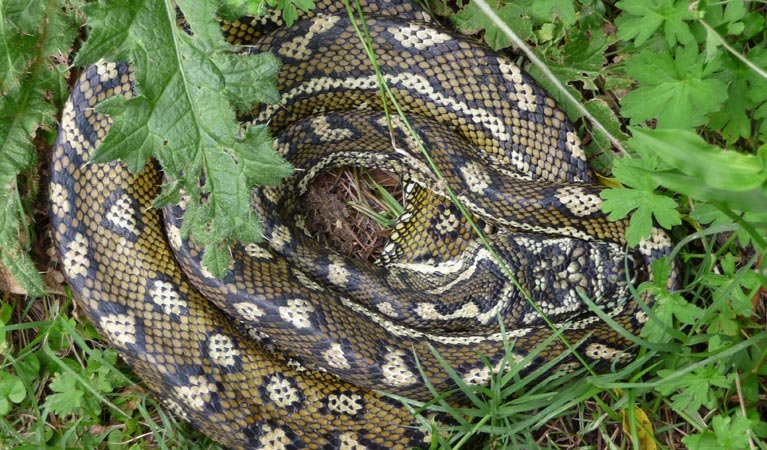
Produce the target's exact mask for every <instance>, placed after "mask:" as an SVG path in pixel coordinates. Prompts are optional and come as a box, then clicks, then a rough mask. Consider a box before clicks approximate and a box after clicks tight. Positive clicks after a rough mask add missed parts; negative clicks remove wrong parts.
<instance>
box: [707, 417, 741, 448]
mask: <svg viewBox="0 0 767 450" xmlns="http://www.w3.org/2000/svg"><path fill="white" fill-rule="evenodd" d="M711 425H712V427H713V428H714V434H715V435H716V440H717V441H718V442H719V445H721V447H720V448H727V449H738V448H742V449H747V448H749V431H750V429H751V421H750V420H748V418H746V417H743V416H742V415H740V414H737V415H734V416H728V417H724V416H714V417H713V419H711Z"/></svg>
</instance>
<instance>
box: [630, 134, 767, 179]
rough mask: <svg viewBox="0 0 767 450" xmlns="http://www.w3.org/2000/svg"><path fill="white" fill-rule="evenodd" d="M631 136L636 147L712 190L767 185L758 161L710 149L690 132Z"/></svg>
mask: <svg viewBox="0 0 767 450" xmlns="http://www.w3.org/2000/svg"><path fill="white" fill-rule="evenodd" d="M631 132H632V134H633V135H634V138H633V143H634V145H635V146H637V147H642V148H644V149H645V150H646V151H651V152H654V153H655V154H657V155H658V156H659V157H660V158H661V159H662V160H663V161H665V162H666V163H667V164H668V165H669V166H671V167H673V168H675V169H677V170H678V171H679V172H681V173H684V174H685V175H689V176H690V177H693V178H695V179H697V180H698V182H699V183H703V184H705V185H707V186H710V187H712V188H714V189H721V190H731V191H749V190H752V189H755V188H758V187H760V186H762V185H764V184H765V183H767V168H766V167H765V166H764V164H763V162H762V161H761V160H760V159H759V157H757V156H755V155H748V154H743V153H738V152H734V151H729V150H723V149H721V148H719V147H716V146H713V145H709V144H707V143H706V142H705V141H704V140H703V139H702V138H701V137H700V136H698V134H697V133H695V132H693V131H689V130H648V129H645V128H632V129H631Z"/></svg>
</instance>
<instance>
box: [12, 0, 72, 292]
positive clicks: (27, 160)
mask: <svg viewBox="0 0 767 450" xmlns="http://www.w3.org/2000/svg"><path fill="white" fill-rule="evenodd" d="M59 3H60V2H57V1H51V2H45V1H43V0H37V1H34V0H30V1H22V0H10V1H4V2H2V3H0V261H2V263H3V264H5V265H6V266H7V267H8V268H9V269H10V271H11V273H13V275H14V276H15V277H16V279H17V280H18V282H19V284H20V285H21V286H22V287H23V288H24V289H25V290H26V291H27V293H28V294H29V295H31V296H40V295H42V294H43V282H42V278H41V277H40V275H39V274H38V273H37V269H36V268H35V266H34V264H33V263H32V260H31V259H30V258H29V256H28V255H27V250H28V249H27V248H25V245H24V244H22V243H21V242H20V239H19V236H20V235H26V236H29V229H28V226H29V218H28V217H27V215H26V214H27V213H26V212H25V210H24V205H23V202H22V199H21V194H20V191H19V184H18V182H17V176H18V175H19V174H20V173H21V174H25V173H28V172H30V171H32V170H33V169H34V168H35V165H36V164H37V158H36V150H35V138H36V137H45V136H47V135H48V132H49V131H50V128H51V127H52V126H53V125H54V123H55V119H56V113H57V109H58V107H59V105H60V103H61V101H62V98H63V97H64V96H65V95H66V92H65V89H64V83H63V79H64V73H65V70H66V64H61V63H60V62H58V61H60V56H61V55H65V54H67V52H68V51H69V47H70V46H71V45H72V42H73V40H74V37H75V33H76V31H77V23H76V20H75V15H74V14H73V13H69V14H66V13H65V10H64V8H62V7H61V5H60V4H59Z"/></svg>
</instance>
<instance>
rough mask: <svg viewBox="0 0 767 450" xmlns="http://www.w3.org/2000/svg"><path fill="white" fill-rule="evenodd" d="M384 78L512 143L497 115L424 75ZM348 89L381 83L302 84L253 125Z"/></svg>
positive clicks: (325, 80)
mask: <svg viewBox="0 0 767 450" xmlns="http://www.w3.org/2000/svg"><path fill="white" fill-rule="evenodd" d="M384 79H385V80H386V82H387V83H388V84H389V85H396V84H400V85H402V86H403V88H404V89H405V90H407V91H413V92H417V93H418V94H421V95H425V96H428V97H429V98H430V100H431V101H432V102H433V103H435V104H436V105H440V106H444V107H445V108H446V109H448V110H450V111H459V112H462V113H465V114H466V115H468V116H471V118H472V121H473V122H475V123H479V124H481V125H482V126H483V127H484V128H487V129H488V130H489V131H490V133H489V134H490V135H492V136H493V138H494V139H497V140H498V141H501V142H507V141H510V140H511V135H510V134H509V132H508V131H507V130H506V126H505V125H504V123H503V120H502V119H501V118H499V117H497V116H496V115H495V114H494V113H491V112H490V111H488V110H486V109H483V108H472V107H470V106H469V105H468V104H467V103H464V102H461V101H459V100H457V98H456V97H451V96H450V95H443V94H442V93H440V92H437V91H436V90H435V89H434V87H432V86H431V84H430V83H429V80H428V79H427V78H425V77H423V76H420V75H415V74H412V73H408V74H397V75H391V74H385V75H384ZM340 88H347V89H351V90H373V89H376V90H377V89H378V81H377V79H376V76H375V75H370V76H366V77H357V78H352V77H348V78H343V79H341V78H332V77H321V78H317V79H315V80H312V83H303V84H299V85H298V86H297V87H295V88H293V89H291V90H289V91H286V92H282V93H281V98H282V102H281V104H280V105H268V106H266V107H265V108H263V110H262V111H261V112H260V113H259V115H258V117H257V118H256V119H255V121H254V122H256V123H264V122H267V121H268V120H269V118H270V117H272V116H273V115H274V113H275V112H276V111H278V110H280V109H282V108H284V106H283V105H285V104H289V103H290V102H291V101H292V100H293V99H294V98H296V97H299V96H302V95H304V94H309V93H315V92H322V91H325V90H329V89H340ZM512 157H513V159H514V161H513V162H514V164H515V166H517V167H523V166H524V161H523V160H522V155H512Z"/></svg>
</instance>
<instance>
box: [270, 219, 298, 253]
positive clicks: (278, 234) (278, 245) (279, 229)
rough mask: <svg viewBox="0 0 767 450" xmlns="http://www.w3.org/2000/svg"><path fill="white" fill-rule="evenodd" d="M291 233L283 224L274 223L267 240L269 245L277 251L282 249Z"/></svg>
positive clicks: (290, 237)
mask: <svg viewBox="0 0 767 450" xmlns="http://www.w3.org/2000/svg"><path fill="white" fill-rule="evenodd" d="M291 239H292V235H291V234H290V230H289V229H288V227H286V226H285V225H275V226H274V227H273V228H272V237H271V239H270V240H269V245H271V246H272V248H273V249H275V250H277V251H282V250H283V249H284V248H285V247H286V246H287V245H289V244H290V241H291Z"/></svg>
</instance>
